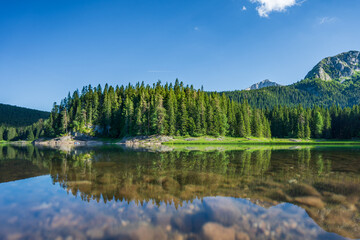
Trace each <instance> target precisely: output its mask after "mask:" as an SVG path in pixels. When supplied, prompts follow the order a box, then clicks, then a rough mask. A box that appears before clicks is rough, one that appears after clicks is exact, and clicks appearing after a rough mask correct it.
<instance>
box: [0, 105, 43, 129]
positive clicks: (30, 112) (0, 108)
mask: <svg viewBox="0 0 360 240" xmlns="http://www.w3.org/2000/svg"><path fill="white" fill-rule="evenodd" d="M49 115H50V113H48V112H44V111H39V110H34V109H29V108H23V107H17V106H12V105H7V104H1V103H0V125H8V126H14V127H20V126H28V125H31V124H33V123H35V122H37V121H38V120H39V119H40V118H42V119H46V118H48V117H49Z"/></svg>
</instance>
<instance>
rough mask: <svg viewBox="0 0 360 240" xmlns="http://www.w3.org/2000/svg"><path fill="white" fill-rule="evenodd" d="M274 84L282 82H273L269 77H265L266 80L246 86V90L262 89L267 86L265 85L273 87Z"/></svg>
mask: <svg viewBox="0 0 360 240" xmlns="http://www.w3.org/2000/svg"><path fill="white" fill-rule="evenodd" d="M273 86H280V84H278V83H276V82H272V81H270V80H269V79H265V80H264V81H261V82H258V83H255V84H253V85H251V86H250V87H248V88H246V89H245V90H256V89H261V88H265V87H273Z"/></svg>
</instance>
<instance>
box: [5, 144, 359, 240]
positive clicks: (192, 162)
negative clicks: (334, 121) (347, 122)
mask: <svg viewBox="0 0 360 240" xmlns="http://www.w3.org/2000/svg"><path fill="white" fill-rule="evenodd" d="M0 213H1V214H0V222H1V224H0V239H58V240H60V239H239V240H245V239H358V238H360V148H356V147H336V148H331V147H321V148H314V147H311V148H310V147H301V148H294V147H278V148H277V147H271V148H256V147H244V148H240V147H237V148H236V149H231V148H229V147H227V148H221V147H208V148H204V146H202V148H201V150H199V149H197V148H196V147H189V148H183V149H171V148H163V149H160V150H156V151H154V150H153V149H141V148H139V149H126V148H121V147H115V146H106V147H99V148H91V149H86V148H80V149H73V150H71V151H68V152H64V151H59V150H52V149H46V148H42V149H39V148H35V147H33V146H27V147H17V146H0Z"/></svg>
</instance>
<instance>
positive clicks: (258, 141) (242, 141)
mask: <svg viewBox="0 0 360 240" xmlns="http://www.w3.org/2000/svg"><path fill="white" fill-rule="evenodd" d="M163 144H165V145H172V144H185V145H193V144H206V145H218V144H235V145H247V144H248V145H360V141H354V140H326V139H309V140H305V139H292V138H288V139H286V138H255V137H250V138H236V137H218V138H216V137H211V136H203V137H174V140H172V141H169V142H166V143H163Z"/></svg>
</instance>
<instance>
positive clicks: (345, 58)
mask: <svg viewBox="0 0 360 240" xmlns="http://www.w3.org/2000/svg"><path fill="white" fill-rule="evenodd" d="M357 72H360V52H359V51H349V52H344V53H341V54H338V55H336V56H333V57H327V58H324V59H323V60H321V61H320V62H319V63H318V64H317V65H316V66H315V67H314V68H313V69H312V70H311V71H310V72H309V73H308V74H307V75H306V77H305V78H308V79H313V78H320V79H322V80H324V81H330V80H340V81H343V80H345V79H348V78H350V77H352V76H353V75H354V74H355V73H357Z"/></svg>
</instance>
